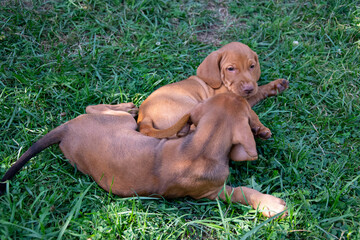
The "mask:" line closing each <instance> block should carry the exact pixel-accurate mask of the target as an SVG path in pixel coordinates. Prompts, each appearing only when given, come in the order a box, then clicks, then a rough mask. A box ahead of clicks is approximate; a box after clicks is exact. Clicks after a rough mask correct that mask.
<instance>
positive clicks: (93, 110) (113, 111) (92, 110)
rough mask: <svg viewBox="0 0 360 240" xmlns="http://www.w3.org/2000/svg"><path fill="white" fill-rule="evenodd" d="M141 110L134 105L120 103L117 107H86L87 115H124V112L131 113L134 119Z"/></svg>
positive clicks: (107, 105)
mask: <svg viewBox="0 0 360 240" xmlns="http://www.w3.org/2000/svg"><path fill="white" fill-rule="evenodd" d="M138 111H139V109H138V108H137V107H136V106H135V104H133V103H131V102H130V103H120V104H116V105H110V104H98V105H91V106H87V107H86V113H87V114H108V115H122V112H127V113H130V114H131V115H132V116H133V117H136V116H137V113H138Z"/></svg>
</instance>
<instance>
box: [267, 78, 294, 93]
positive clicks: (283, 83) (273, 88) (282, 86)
mask: <svg viewBox="0 0 360 240" xmlns="http://www.w3.org/2000/svg"><path fill="white" fill-rule="evenodd" d="M269 86H270V89H269V90H268V93H267V94H268V96H275V95H276V94H278V93H281V92H283V91H285V90H286V89H287V88H289V81H288V80H286V79H277V80H275V81H272V82H271V83H269Z"/></svg>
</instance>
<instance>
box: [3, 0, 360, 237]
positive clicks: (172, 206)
mask: <svg viewBox="0 0 360 240" xmlns="http://www.w3.org/2000/svg"><path fill="white" fill-rule="evenodd" d="M232 41H238V42H242V43H245V44H247V45H249V46H250V47H251V48H252V49H253V50H254V51H256V52H257V53H258V55H259V60H260V64H261V67H262V76H261V79H260V82H259V84H265V83H267V82H269V81H272V80H275V79H277V78H286V79H288V80H289V82H290V88H289V89H288V90H287V91H286V92H284V93H282V94H280V95H279V96H277V97H273V98H269V99H266V100H264V101H263V102H261V103H260V104H259V105H257V106H255V107H254V110H255V111H256V113H257V114H258V115H259V117H260V119H261V121H262V123H264V125H265V126H267V127H269V128H270V129H271V130H272V133H273V137H272V138H271V139H269V140H267V141H262V140H258V141H257V147H258V152H259V155H260V157H259V160H257V161H254V162H241V163H232V164H231V175H230V177H229V179H228V183H229V184H231V185H234V186H238V185H246V186H250V187H252V188H255V189H257V190H260V191H261V192H264V193H272V194H274V195H275V196H278V197H281V198H283V199H285V200H286V202H287V206H288V208H289V216H288V217H287V218H286V219H273V220H270V221H269V220H267V219H266V218H264V217H262V216H261V214H260V213H258V212H256V211H255V210H251V209H250V208H249V207H246V206H242V205H240V204H229V203H225V202H221V201H209V200H194V199H191V198H182V199H174V200H165V199H160V200H159V199H152V198H120V197H117V196H114V195H111V194H108V193H106V192H105V191H103V190H102V189H101V188H100V187H98V186H97V185H96V184H95V183H94V182H93V181H92V179H91V178H90V177H88V176H85V175H83V174H82V173H80V172H77V171H76V170H75V169H74V168H73V167H72V166H71V165H70V164H69V163H68V162H67V160H66V159H65V158H64V156H63V155H62V153H61V152H60V150H59V149H58V147H57V146H54V147H51V148H49V149H47V150H45V151H44V152H42V153H41V154H39V155H38V156H37V157H35V158H34V159H32V161H30V162H29V164H27V165H26V167H24V168H23V169H22V171H21V172H20V173H19V174H18V175H17V176H16V177H15V178H14V179H13V180H12V181H10V182H9V191H8V192H7V193H6V194H5V195H4V196H1V197H0V239H26V238H41V239H54V238H58V239H61V238H63V239H73V238H75V239H187V238H191V239H240V238H243V239H246V238H247V239H360V230H359V229H360V184H359V180H360V178H359V175H360V168H359V165H360V153H359V152H360V151H359V149H360V127H359V125H360V107H359V106H360V103H359V95H360V90H359V88H360V64H359V63H360V59H359V56H360V2H359V1H351V0H344V1H336V0H331V1H325V0H315V1H275V0H274V1H265V0H257V1H255V0H248V1H243V0H241V1H226V0H224V1H215V0H213V1H182V2H179V1H173V0H171V1H170V0H169V1H166V0H160V1H154V0H149V1H145V0H139V1H135V0H133V1H130V0H127V1H120V0H113V1H109V0H107V1H101V0H83V1H80V0H66V1H61V0H49V1H46V0H21V1H20V0H2V1H1V2H0V104H1V108H0V128H1V129H0V137H1V138H0V139H1V140H0V143H1V144H0V175H3V174H4V173H5V171H6V170H7V169H8V168H9V167H10V166H11V164H12V163H13V162H14V161H16V159H17V158H18V157H19V155H20V154H22V153H23V152H24V151H25V150H26V149H27V148H28V147H29V146H31V144H32V143H33V142H34V141H35V140H37V139H39V138H40V137H41V136H43V135H44V134H45V133H46V132H48V131H50V130H51V129H53V128H54V127H56V126H58V125H60V124H62V123H64V122H66V121H68V120H70V119H72V118H74V117H76V116H78V115H79V114H82V113H84V112H85V107H86V106H87V105H91V104H98V103H113V104H116V103H120V102H130V101H132V102H134V103H135V104H136V105H138V106H139V105H140V104H141V103H142V101H143V100H144V99H145V98H146V97H147V96H148V95H149V94H150V93H151V92H152V91H154V90H155V89H157V88H158V87H160V86H163V85H165V84H168V83H171V82H175V81H180V80H183V79H185V78H187V77H189V76H191V75H194V74H195V72H196V68H197V66H198V65H199V64H200V63H201V61H202V60H203V59H204V58H205V57H206V56H207V55H208V54H209V53H210V52H212V51H214V50H216V49H218V48H220V47H221V46H223V45H224V44H226V43H229V42H232Z"/></svg>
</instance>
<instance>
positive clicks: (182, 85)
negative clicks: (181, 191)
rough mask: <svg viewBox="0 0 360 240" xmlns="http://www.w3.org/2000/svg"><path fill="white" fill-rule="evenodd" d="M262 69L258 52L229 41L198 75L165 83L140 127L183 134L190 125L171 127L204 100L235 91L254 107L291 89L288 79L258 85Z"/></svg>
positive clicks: (146, 106) (147, 104) (92, 109)
mask: <svg viewBox="0 0 360 240" xmlns="http://www.w3.org/2000/svg"><path fill="white" fill-rule="evenodd" d="M260 72H261V71H260V64H259V60H258V56H257V55H256V53H255V52H254V51H252V50H251V49H250V48H249V47H248V46H247V45H245V44H242V43H239V42H233V43H229V44H227V45H225V46H223V47H222V48H220V49H219V50H217V51H215V52H212V53H211V54H210V55H209V56H207V57H206V58H205V60H204V61H203V62H202V63H201V64H200V66H199V67H198V69H197V75H196V76H191V77H190V78H188V79H186V80H183V81H180V82H176V83H172V84H169V85H165V86H163V87H161V88H159V89H158V90H156V91H155V92H153V93H152V94H151V95H150V96H149V97H148V98H147V99H146V100H145V101H144V102H143V103H142V104H141V106H140V108H139V116H138V124H139V130H140V132H141V133H143V134H145V135H148V136H153V137H157V138H165V137H170V136H173V135H175V134H178V135H179V136H183V135H186V134H187V133H188V131H189V127H190V126H189V125H186V127H184V128H183V129H182V130H181V132H180V133H178V132H177V131H178V129H177V128H173V127H172V128H170V126H173V125H174V124H175V123H176V122H177V121H178V120H179V119H180V118H181V117H182V116H184V115H185V114H187V113H189V112H190V111H191V109H192V108H193V107H194V106H196V105H197V104H198V103H199V102H201V101H203V100H204V99H208V98H210V97H212V96H215V95H217V94H219V93H226V92H232V93H235V94H237V95H239V96H242V97H244V98H246V99H247V101H248V102H249V104H250V106H254V105H255V104H256V103H258V102H259V101H261V100H262V99H264V98H266V97H269V96H274V95H276V94H277V93H279V92H282V91H284V90H285V89H286V88H288V84H289V83H288V81H287V80H285V79H278V80H275V81H273V82H270V83H268V84H266V85H263V86H259V87H258V85H257V81H258V80H259V78H260ZM99 106H100V107H99ZM102 106H103V105H96V106H88V107H87V108H86V112H87V113H103V111H102V110H103V109H102ZM115 108H116V105H106V112H107V113H109V114H116V109H115ZM112 110H113V113H111V111H112ZM168 128H170V129H168ZM236 149H237V148H235V149H234V151H233V152H232V154H231V155H232V159H233V157H234V159H233V160H235V161H242V160H244V159H241V158H240V156H241V154H240V155H239V154H238V153H237V150H236ZM240 152H241V150H239V153H240ZM255 159H257V158H256V157H253V159H252V160H255Z"/></svg>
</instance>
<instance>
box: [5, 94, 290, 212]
mask: <svg viewBox="0 0 360 240" xmlns="http://www.w3.org/2000/svg"><path fill="white" fill-rule="evenodd" d="M119 107H121V105H120V106H119ZM128 107H129V106H128V105H124V110H128ZM188 117H190V118H191V121H192V122H193V123H194V125H195V126H196V129H195V131H194V132H192V133H190V134H189V135H187V136H185V137H183V138H177V139H170V140H169V139H157V138H152V137H148V136H144V135H143V134H141V133H139V132H137V131H136V128H137V124H136V122H135V120H134V118H133V117H132V116H131V115H130V114H129V113H126V112H122V114H120V112H119V111H118V115H117V116H115V115H107V114H86V115H81V116H79V117H77V118H75V119H73V120H71V121H69V122H67V123H65V124H63V125H61V126H59V127H57V128H55V129H54V130H52V131H51V132H49V133H48V134H46V135H45V136H44V137H43V138H41V139H40V140H38V141H37V142H36V143H35V144H34V145H32V146H31V147H30V148H29V149H28V150H27V151H26V152H25V153H24V154H23V155H22V156H21V157H20V158H19V160H17V161H16V163H15V164H14V165H13V166H12V167H11V168H10V169H9V170H8V171H7V172H6V174H5V176H4V177H3V178H2V180H1V182H2V183H1V185H0V186H1V189H0V190H2V191H5V183H4V182H5V181H7V180H9V179H11V178H12V177H13V176H14V175H15V174H16V173H17V172H18V171H19V170H20V168H21V167H22V166H23V165H24V164H25V163H26V162H27V161H28V160H30V158H32V157H33V156H34V155H35V154H37V153H39V152H40V151H42V150H43V149H45V148H46V147H48V146H50V145H52V144H57V143H58V144H59V146H60V148H61V150H62V152H63V153H64V155H65V157H66V158H67V159H69V160H70V163H71V164H72V165H76V167H77V168H78V169H79V170H80V171H81V172H83V173H85V174H89V175H91V176H92V177H93V178H94V180H95V181H96V182H97V183H98V184H99V185H100V186H101V187H102V188H103V189H105V190H106V191H111V192H112V193H114V194H117V195H120V196H123V197H128V196H136V195H139V196H149V195H160V196H163V197H166V198H175V197H184V196H190V197H193V198H196V199H199V198H209V199H215V198H217V197H220V198H222V199H226V195H227V196H230V197H231V201H233V202H240V203H242V204H249V205H251V206H252V207H253V208H254V209H257V208H258V209H259V210H262V211H263V215H265V216H267V217H271V216H274V215H275V214H277V213H280V212H282V211H284V210H285V208H286V206H285V202H284V201H283V200H281V199H279V198H276V197H274V196H271V195H268V194H263V193H260V192H258V191H256V190H253V189H250V188H247V187H236V188H233V187H230V186H226V188H225V189H224V183H225V181H226V179H227V177H228V174H229V159H228V157H227V156H228V154H229V152H230V149H231V147H232V146H233V145H235V144H240V145H241V146H243V151H244V152H243V154H244V155H248V153H252V154H254V152H255V153H256V146H255V141H254V137H253V133H252V129H256V130H257V131H256V132H257V134H262V135H263V136H264V137H265V138H266V137H269V130H268V129H267V128H266V127H264V126H263V125H262V124H261V123H260V121H259V119H258V117H257V115H256V114H255V113H254V112H253V111H252V110H251V107H250V106H249V104H248V103H247V101H246V100H244V99H243V98H242V97H239V96H237V95H235V94H221V95H217V96H215V97H213V98H211V99H209V100H207V101H205V102H204V103H200V104H198V105H197V106H196V107H195V108H194V109H192V111H191V113H190V114H189V115H188ZM234 119H236V121H234ZM283 216H285V215H283Z"/></svg>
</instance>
